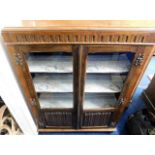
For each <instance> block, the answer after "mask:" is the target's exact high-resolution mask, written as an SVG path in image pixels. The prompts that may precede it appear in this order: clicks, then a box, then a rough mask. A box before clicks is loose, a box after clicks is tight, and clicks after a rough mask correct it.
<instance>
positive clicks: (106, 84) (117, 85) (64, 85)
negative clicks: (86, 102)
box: [33, 74, 123, 93]
mask: <svg viewBox="0 0 155 155" xmlns="http://www.w3.org/2000/svg"><path fill="white" fill-rule="evenodd" d="M33 82H34V86H35V90H36V92H38V93H39V92H51V93H53V92H54V93H55V92H56V93H57V92H60V93H70V92H73V76H72V75H71V74H67V75H63V74H36V75H35V77H34V78H33ZM122 87H123V80H122V78H121V76H119V75H104V74H103V75H93V74H92V75H88V76H87V78H86V85H85V92H86V93H118V92H120V91H121V89H122Z"/></svg>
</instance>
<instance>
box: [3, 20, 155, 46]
mask: <svg viewBox="0 0 155 155" xmlns="http://www.w3.org/2000/svg"><path fill="white" fill-rule="evenodd" d="M2 36H3V39H4V42H5V43H7V44H27V45H28V44H136V45H138V44H140V45H142V44H143V45H150V44H151V45H154V44H155V20H25V21H22V25H21V26H14V27H6V28H4V29H3V30H2Z"/></svg>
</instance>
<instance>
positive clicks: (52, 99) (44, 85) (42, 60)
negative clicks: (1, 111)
mask: <svg viewBox="0 0 155 155" xmlns="http://www.w3.org/2000/svg"><path fill="white" fill-rule="evenodd" d="M23 49H25V50H23ZM13 51H14V52H12V53H11V54H12V57H13V60H14V62H15V66H16V67H15V68H16V69H17V72H18V78H19V80H20V82H21V85H22V86H23V90H24V91H23V92H24V93H25V96H26V99H27V100H28V105H29V107H30V111H31V112H32V115H33V116H34V119H35V120H36V123H37V124H38V128H74V127H75V123H76V114H75V113H76V110H75V104H74V90H75V86H74V83H75V82H74V79H73V76H74V75H73V74H74V72H75V71H74V67H73V64H74V63H73V48H72V46H71V45H65V46H64V45H29V46H26V47H24V46H21V47H19V46H17V47H13ZM13 53H14V54H13ZM35 113H36V114H35Z"/></svg>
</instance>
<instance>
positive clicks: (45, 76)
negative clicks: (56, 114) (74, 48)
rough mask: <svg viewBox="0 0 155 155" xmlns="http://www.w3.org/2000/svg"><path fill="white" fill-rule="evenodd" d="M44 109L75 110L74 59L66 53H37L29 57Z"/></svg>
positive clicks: (36, 88) (29, 63) (36, 87)
mask: <svg viewBox="0 0 155 155" xmlns="http://www.w3.org/2000/svg"><path fill="white" fill-rule="evenodd" d="M27 62H28V66H29V70H30V72H31V75H32V78H33V83H34V87H35V91H36V92H37V95H38V99H39V103H40V107H41V108H42V109H45V108H51V109H65V108H66V109H67V108H73V59H72V55H71V54H69V53H65V52H54V53H48V52H45V53H43V52H35V53H30V54H29V55H28V56H27Z"/></svg>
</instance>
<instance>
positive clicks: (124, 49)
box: [81, 45, 151, 128]
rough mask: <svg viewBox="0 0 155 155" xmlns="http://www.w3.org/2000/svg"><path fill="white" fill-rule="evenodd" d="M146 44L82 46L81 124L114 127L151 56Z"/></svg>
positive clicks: (87, 126) (83, 125)
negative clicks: (140, 45) (139, 45)
mask: <svg viewBox="0 0 155 155" xmlns="http://www.w3.org/2000/svg"><path fill="white" fill-rule="evenodd" d="M147 48H148V49H147ZM149 48H151V47H143V48H141V47H138V46H127V45H126V46H123V45H121V46H120V45H113V46H109V45H88V46H85V48H84V50H83V53H85V54H86V56H84V57H83V61H84V62H85V63H84V65H83V69H82V71H81V72H82V73H83V75H82V76H83V77H84V82H83V81H82V83H84V85H83V86H84V88H83V90H82V89H81V91H83V95H81V96H82V104H81V109H82V110H81V128H103V127H115V125H116V123H117V122H118V120H119V118H120V116H121V114H122V112H123V111H124V109H125V107H127V105H128V104H129V102H130V98H131V96H132V94H133V92H134V90H135V88H136V86H137V84H138V81H139V80H140V77H141V75H142V72H143V71H144V68H145V67H146V64H147V61H148V60H149V58H150V56H151V54H150V53H151V52H150V53H149V51H150V49H149ZM83 55H84V54H83ZM85 60H86V61H85ZM81 87H82V85H81Z"/></svg>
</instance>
